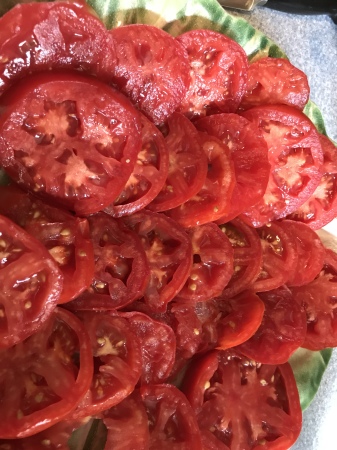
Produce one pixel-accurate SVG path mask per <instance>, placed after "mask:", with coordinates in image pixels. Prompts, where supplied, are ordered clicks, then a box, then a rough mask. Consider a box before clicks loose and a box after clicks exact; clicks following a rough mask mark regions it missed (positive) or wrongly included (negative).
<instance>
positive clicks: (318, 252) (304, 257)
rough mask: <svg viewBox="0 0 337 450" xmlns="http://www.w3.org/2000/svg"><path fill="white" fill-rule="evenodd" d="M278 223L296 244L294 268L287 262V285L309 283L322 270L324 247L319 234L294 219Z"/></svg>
mask: <svg viewBox="0 0 337 450" xmlns="http://www.w3.org/2000/svg"><path fill="white" fill-rule="evenodd" d="M278 225H279V226H280V227H281V228H283V229H284V230H285V231H286V232H287V233H288V234H289V236H290V238H291V240H292V242H293V243H295V246H296V253H297V258H296V259H297V264H296V267H295V268H294V269H292V268H291V267H290V265H288V264H287V263H286V264H285V266H286V267H287V270H288V272H289V273H288V280H287V282H286V284H287V285H288V286H301V285H304V284H307V283H310V282H311V281H312V280H313V279H314V278H316V276H317V275H319V273H320V271H321V270H322V267H323V264H324V260H325V248H324V245H323V243H322V241H321V239H320V238H319V236H318V235H317V234H316V233H315V231H313V230H312V229H311V228H310V227H309V226H308V225H306V224H304V223H301V222H296V221H294V220H282V221H281V222H279V223H278Z"/></svg>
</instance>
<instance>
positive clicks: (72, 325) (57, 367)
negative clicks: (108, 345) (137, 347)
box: [0, 307, 93, 439]
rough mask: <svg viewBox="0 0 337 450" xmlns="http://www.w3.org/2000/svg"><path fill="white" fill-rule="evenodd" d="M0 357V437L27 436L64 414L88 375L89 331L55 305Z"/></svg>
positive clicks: (79, 396) (84, 386) (90, 367)
mask: <svg viewBox="0 0 337 450" xmlns="http://www.w3.org/2000/svg"><path fill="white" fill-rule="evenodd" d="M75 355H76V356H77V358H76V359H77V360H78V364H76V363H75V362H74V361H75ZM1 360H2V361H7V363H6V365H5V368H4V369H2V371H1V378H0V382H1V385H2V389H1V392H2V401H1V409H0V417H1V423H0V436H1V438H2V439H16V438H24V437H27V436H32V435H34V434H36V433H38V432H40V431H43V430H45V429H46V428H48V427H50V426H52V425H54V424H56V423H58V422H60V421H61V420H63V419H65V418H66V417H68V414H69V413H70V412H71V411H72V410H73V409H74V408H75V407H76V405H77V404H78V403H79V402H80V400H81V399H82V397H83V396H84V394H85V393H86V392H87V390H88V388H89V386H90V383H91V379H92V373H93V357H92V351H91V345H90V339H89V336H88V334H87V332H86V330H85V328H84V326H83V325H82V324H81V322H80V321H79V319H77V317H75V316H74V315H73V314H72V313H70V312H68V311H66V310H64V309H62V308H59V307H58V308H56V309H55V312H54V313H53V315H52V316H51V317H50V318H49V320H48V321H46V322H45V323H44V324H43V325H42V327H41V328H40V329H39V331H38V332H37V333H35V334H34V335H32V336H30V337H29V338H28V339H26V340H25V341H24V342H23V343H20V344H18V345H16V346H14V347H11V348H9V349H6V350H2V351H1ZM13 380H17V383H16V384H13ZM25 383H31V391H27V390H26V389H25ZM9 385H11V388H9ZM4 387H6V389H5V390H4Z"/></svg>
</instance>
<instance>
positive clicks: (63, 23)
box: [0, 1, 115, 95]
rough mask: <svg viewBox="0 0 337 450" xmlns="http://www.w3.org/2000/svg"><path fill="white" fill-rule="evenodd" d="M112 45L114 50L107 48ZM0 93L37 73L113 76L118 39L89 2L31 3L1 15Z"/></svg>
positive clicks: (107, 77) (105, 77) (17, 6)
mask: <svg viewBox="0 0 337 450" xmlns="http://www.w3.org/2000/svg"><path fill="white" fill-rule="evenodd" d="M107 48H109V49H110V50H109V54H108V53H107V52H106V49H107ZM0 53H1V55H2V58H1V61H0V95H1V94H3V92H4V91H5V90H6V89H7V88H8V87H9V86H10V85H11V84H13V82H14V81H16V80H17V79H19V78H23V77H25V76H27V75H28V74H29V73H32V72H36V71H39V72H41V71H47V70H50V69H60V68H70V69H75V70H79V71H82V72H83V71H84V72H87V73H90V74H93V75H97V76H99V77H100V78H102V79H105V80H107V79H109V76H110V64H111V60H115V57H114V55H113V41H112V39H111V37H110V36H109V33H107V31H106V29H105V27H104V25H103V24H102V22H101V21H100V20H99V19H98V18H97V17H95V16H94V15H93V14H91V12H90V10H89V8H88V5H86V4H85V3H84V2H81V3H80V2H69V1H59V2H54V3H48V2H42V3H36V2H29V3H27V4H19V5H16V6H14V7H13V8H12V9H11V10H10V11H8V12H7V13H6V14H4V15H3V16H2V17H1V18H0Z"/></svg>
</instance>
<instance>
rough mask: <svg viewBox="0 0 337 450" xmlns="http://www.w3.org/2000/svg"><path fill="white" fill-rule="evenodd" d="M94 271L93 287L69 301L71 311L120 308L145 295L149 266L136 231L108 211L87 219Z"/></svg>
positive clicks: (68, 305)
mask: <svg viewBox="0 0 337 450" xmlns="http://www.w3.org/2000/svg"><path fill="white" fill-rule="evenodd" d="M88 221H89V226H90V236H91V240H92V242H93V246H94V258H95V270H94V276H93V278H92V281H91V285H90V287H89V288H88V289H87V290H86V291H85V292H83V293H82V294H81V295H80V296H79V297H77V298H76V299H75V300H74V301H72V302H70V303H68V304H67V307H68V308H70V309H72V310H92V309H98V310H113V309H119V308H122V307H124V306H126V305H127V304H129V303H131V302H133V301H134V300H136V299H139V298H141V297H142V296H143V294H144V292H145V290H146V288H147V285H148V282H149V278H150V268H149V264H148V261H147V257H146V254H145V251H144V249H143V246H142V243H141V241H140V239H139V237H138V236H137V234H136V233H135V232H133V231H132V230H129V229H127V228H126V227H125V226H124V225H123V223H122V222H121V221H120V220H118V219H114V218H113V217H111V216H109V215H108V214H105V213H97V214H94V215H92V216H90V217H89V218H88Z"/></svg>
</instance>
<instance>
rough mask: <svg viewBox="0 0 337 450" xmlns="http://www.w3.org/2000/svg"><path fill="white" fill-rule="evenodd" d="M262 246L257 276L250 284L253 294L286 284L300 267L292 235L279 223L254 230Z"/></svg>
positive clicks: (296, 247)
mask: <svg viewBox="0 0 337 450" xmlns="http://www.w3.org/2000/svg"><path fill="white" fill-rule="evenodd" d="M256 231H257V233H258V235H259V236H260V240H261V246H262V264H261V270H260V273H259V276H258V277H257V279H256V280H255V281H254V283H252V289H253V290H254V291H255V292H265V291H270V290H272V289H276V288H278V287H280V286H282V285H283V284H286V283H287V282H288V280H289V279H291V277H292V276H293V272H295V271H296V269H297V268H298V266H299V267H301V266H300V264H299V261H298V246H297V243H296V240H295V238H294V236H293V233H290V230H288V228H287V227H285V226H281V224H280V223H279V222H272V223H268V224H267V225H265V226H263V227H260V228H257V229H256Z"/></svg>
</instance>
